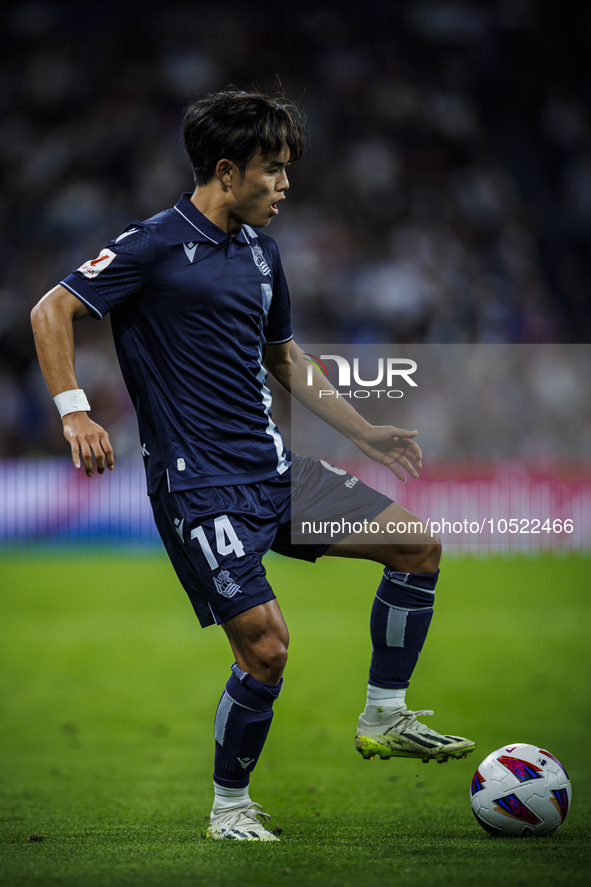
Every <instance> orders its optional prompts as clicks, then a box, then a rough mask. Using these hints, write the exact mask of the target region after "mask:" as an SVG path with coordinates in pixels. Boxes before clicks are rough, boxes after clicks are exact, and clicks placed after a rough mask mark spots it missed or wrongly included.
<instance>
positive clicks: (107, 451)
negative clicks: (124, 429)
mask: <svg viewBox="0 0 591 887" xmlns="http://www.w3.org/2000/svg"><path fill="white" fill-rule="evenodd" d="M62 422H63V425H64V437H65V438H66V440H67V441H68V443H69V444H70V447H71V449H72V462H73V463H74V465H75V467H76V468H80V465H81V461H80V459H81V458H82V462H83V463H84V470H85V471H86V475H87V477H92V456H93V453H94V458H95V461H96V470H97V471H98V473H99V474H102V473H103V472H104V470H105V465H106V466H107V468H108V469H109V471H112V470H113V468H114V467H115V460H114V459H113V447H112V446H111V444H110V443H109V435H108V434H107V432H106V431H105V429H104V428H101V426H100V425H97V423H96V422H93V421H92V419H90V418H89V417H88V413H84V412H76V413H68V414H67V415H65V416H64V417H63V419H62Z"/></svg>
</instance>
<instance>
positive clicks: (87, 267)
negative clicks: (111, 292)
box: [78, 249, 117, 278]
mask: <svg viewBox="0 0 591 887" xmlns="http://www.w3.org/2000/svg"><path fill="white" fill-rule="evenodd" d="M116 256H117V253H114V252H113V250H111V249H104V250H103V251H102V252H100V253H99V254H98V256H97V257H96V259H92V261H90V262H85V263H84V265H80V267H79V268H78V271H81V272H82V274H84V276H85V277H88V278H93V277H98V275H99V274H100V273H101V271H104V270H105V268H108V267H109V265H110V264H111V262H112V261H113V259H114V258H115V257H116Z"/></svg>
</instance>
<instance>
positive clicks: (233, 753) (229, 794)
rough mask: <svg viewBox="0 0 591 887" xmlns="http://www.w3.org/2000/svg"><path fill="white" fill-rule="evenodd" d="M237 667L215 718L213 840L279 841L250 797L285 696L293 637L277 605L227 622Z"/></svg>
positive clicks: (241, 614)
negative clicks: (279, 702) (281, 695)
mask: <svg viewBox="0 0 591 887" xmlns="http://www.w3.org/2000/svg"><path fill="white" fill-rule="evenodd" d="M223 628H224V629H225V631H226V634H227V635H228V639H229V641H230V644H231V646H232V650H233V652H234V656H235V657H236V663H235V664H234V665H233V666H232V674H231V676H230V679H229V680H228V682H227V684H226V688H225V690H224V692H223V694H222V698H221V700H220V703H219V705H218V709H217V712H216V718H215V767H214V791H215V799H214V804H213V810H212V814H211V823H210V827H209V830H208V837H210V838H214V839H217V840H219V839H223V838H234V839H238V840H249V841H255V840H256V841H276V840H278V839H277V837H276V836H275V835H274V834H272V833H271V832H269V831H268V830H267V829H266V828H265V827H264V826H263V825H262V824H261V822H260V821H259V819H257V817H259V816H260V817H263V818H265V819H269V816H268V814H266V813H265V812H264V811H263V810H262V809H261V808H260V806H259V805H258V804H254V803H253V802H252V801H251V800H250V797H249V794H248V784H249V780H250V774H251V773H252V771H253V770H254V768H255V766H256V763H257V761H258V758H259V756H260V754H261V752H262V750H263V746H264V744H265V740H266V738H267V734H268V732H269V728H270V726H271V720H272V718H273V703H274V701H275V699H277V697H278V696H279V693H280V691H281V685H282V682H283V678H282V674H283V668H284V666H285V662H286V659H287V644H288V641H289V636H288V632H287V626H286V625H285V622H284V620H283V616H282V614H281V610H280V609H279V605H278V604H277V601H275V600H273V601H269V602H267V603H265V604H260V605H259V606H257V607H253V608H252V609H250V610H246V611H245V612H243V613H240V614H238V616H235V617H234V618H233V619H229V620H228V621H227V622H225V623H223Z"/></svg>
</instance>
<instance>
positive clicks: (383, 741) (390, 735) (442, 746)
mask: <svg viewBox="0 0 591 887" xmlns="http://www.w3.org/2000/svg"><path fill="white" fill-rule="evenodd" d="M432 714H433V712H432V711H407V710H406V709H398V710H396V711H394V712H393V714H392V715H391V716H390V717H388V718H385V719H384V720H382V721H380V722H379V723H377V724H372V723H369V722H368V721H367V720H366V719H365V718H364V716H363V714H361V715H360V716H359V723H358V725H357V735H356V737H355V746H356V748H357V751H358V752H359V753H360V754H361V755H362V756H363V757H364V758H365V759H366V760H371V758H375V757H376V755H379V757H380V758H382V759H383V760H387V759H388V758H420V759H421V760H422V761H424V762H425V763H426V764H427V763H428V762H429V761H431V760H435V761H438V763H440V764H443V763H444V762H445V761H448V760H449V759H450V758H465V757H466V756H467V755H469V754H470V752H473V751H474V749H475V747H476V745H475V743H474V742H473V741H472V740H471V739H464V738H463V737H462V736H442V735H441V733H437V732H436V731H435V730H430V729H429V727H427V726H425V724H421V723H420V721H417V716H418V717H421V716H423V715H432Z"/></svg>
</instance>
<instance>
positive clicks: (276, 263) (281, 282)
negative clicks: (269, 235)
mask: <svg viewBox="0 0 591 887" xmlns="http://www.w3.org/2000/svg"><path fill="white" fill-rule="evenodd" d="M273 246H274V249H273V298H272V299H271V305H270V307H269V316H268V321H267V333H266V339H267V345H280V344H282V343H283V342H289V340H290V339H292V338H293V333H292V331H291V300H290V297H289V288H288V286H287V280H286V279H285V274H284V271H283V266H282V264H281V259H280V258H279V250H278V249H277V245H276V244H275V243H273Z"/></svg>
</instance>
